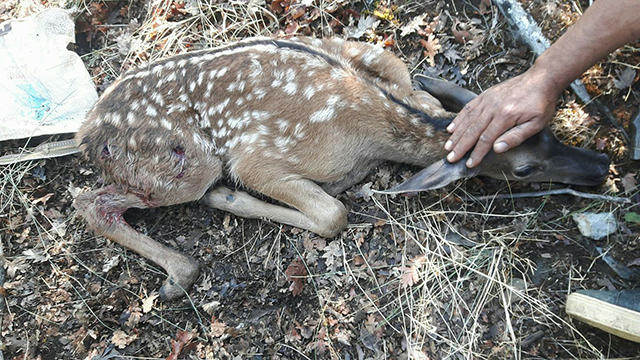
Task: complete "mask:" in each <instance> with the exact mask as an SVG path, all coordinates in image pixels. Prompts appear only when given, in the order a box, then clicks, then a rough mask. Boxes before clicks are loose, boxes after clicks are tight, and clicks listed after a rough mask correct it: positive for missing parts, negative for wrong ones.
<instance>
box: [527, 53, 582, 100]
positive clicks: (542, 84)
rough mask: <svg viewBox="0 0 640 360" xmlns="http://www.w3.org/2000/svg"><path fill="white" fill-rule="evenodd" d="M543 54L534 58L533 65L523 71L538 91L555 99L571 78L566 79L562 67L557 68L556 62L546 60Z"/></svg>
mask: <svg viewBox="0 0 640 360" xmlns="http://www.w3.org/2000/svg"><path fill="white" fill-rule="evenodd" d="M544 55H545V54H542V55H541V56H540V57H538V59H536V61H535V63H534V64H533V66H532V67H531V68H530V69H529V70H528V71H527V72H526V73H525V74H526V75H527V77H528V81H529V82H530V83H531V85H532V86H535V89H536V91H539V92H541V93H543V94H545V95H547V96H548V97H550V98H553V99H554V100H555V99H557V98H558V97H559V96H560V94H561V93H562V91H563V90H564V89H565V88H567V86H569V84H571V81H572V80H571V79H566V77H565V76H564V75H565V74H563V73H562V69H560V68H559V66H558V64H557V62H555V63H550V62H548V61H547V59H546V57H545V56H544Z"/></svg>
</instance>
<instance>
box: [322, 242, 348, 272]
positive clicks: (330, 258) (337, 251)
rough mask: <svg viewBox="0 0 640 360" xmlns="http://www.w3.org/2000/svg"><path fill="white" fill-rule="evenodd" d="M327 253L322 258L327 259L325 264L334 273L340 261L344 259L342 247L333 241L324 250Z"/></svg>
mask: <svg viewBox="0 0 640 360" xmlns="http://www.w3.org/2000/svg"><path fill="white" fill-rule="evenodd" d="M324 251H325V253H324V254H322V257H323V258H324V259H325V263H326V264H327V266H328V267H329V268H330V269H331V270H332V271H333V270H335V269H336V267H338V265H339V264H340V259H342V255H343V252H342V247H341V246H340V242H339V241H332V242H331V243H329V245H327V247H325V248H324Z"/></svg>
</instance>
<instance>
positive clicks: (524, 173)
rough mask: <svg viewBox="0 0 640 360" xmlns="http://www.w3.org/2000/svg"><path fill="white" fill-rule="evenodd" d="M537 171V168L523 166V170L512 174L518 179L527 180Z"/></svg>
mask: <svg viewBox="0 0 640 360" xmlns="http://www.w3.org/2000/svg"><path fill="white" fill-rule="evenodd" d="M535 170H536V167H535V166H523V167H521V168H518V169H515V170H514V171H513V172H512V173H513V176H515V177H516V178H520V179H522V178H526V177H527V176H531V174H533V172H534V171H535Z"/></svg>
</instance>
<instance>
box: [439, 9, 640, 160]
mask: <svg viewBox="0 0 640 360" xmlns="http://www.w3.org/2000/svg"><path fill="white" fill-rule="evenodd" d="M639 38H640V0H597V1H596V2H594V3H593V5H591V6H590V7H589V8H588V9H587V10H586V11H585V12H584V14H583V15H582V17H581V18H580V20H579V21H578V22H577V23H576V24H575V25H573V26H572V27H570V28H569V29H568V30H567V31H566V33H565V34H564V35H562V36H561V37H560V38H559V39H558V41H556V42H555V43H554V44H553V45H551V47H549V48H548V49H547V50H546V51H545V52H544V53H542V55H540V57H538V59H536V61H535V63H534V65H533V66H532V67H531V68H530V69H529V70H527V71H526V72H525V73H523V74H522V75H520V76H517V77H515V78H512V79H510V80H507V81H505V82H503V83H500V84H498V85H496V86H494V87H491V88H490V89H488V90H487V91H485V92H483V93H482V94H480V95H479V96H478V97H477V98H475V99H474V100H473V101H471V102H469V104H468V105H467V106H465V108H464V109H463V110H462V111H461V112H460V113H459V114H458V116H457V117H456V118H455V119H454V120H453V122H452V123H451V125H449V127H448V128H447V130H448V131H449V132H450V133H451V137H450V138H449V141H447V143H446V144H445V149H446V150H447V151H450V152H449V155H447V160H449V161H450V162H456V161H458V160H460V159H462V158H463V156H464V155H465V154H466V153H467V152H468V151H469V150H471V149H472V148H473V152H472V153H471V156H470V157H469V159H468V160H467V166H468V167H473V166H476V165H478V164H479V163H480V162H481V161H482V159H483V158H484V156H485V155H486V154H487V153H488V152H489V150H491V148H492V147H493V150H494V151H495V152H497V153H501V152H505V151H507V150H509V149H511V148H513V147H516V146H518V145H520V144H521V143H522V142H523V141H524V140H526V139H527V138H529V137H530V136H532V135H534V134H536V133H537V132H539V131H540V130H542V129H543V128H544V127H545V126H546V125H547V123H548V122H549V121H551V119H552V117H553V114H554V112H555V104H556V100H557V99H558V97H559V96H560V94H561V92H562V90H563V89H565V88H566V87H567V86H569V85H570V84H571V82H572V81H573V80H575V79H576V78H578V77H579V76H580V75H581V74H582V73H583V72H585V71H586V70H587V69H589V67H591V66H592V65H593V64H595V63H596V62H597V61H599V60H600V59H602V58H604V57H605V56H606V55H607V54H609V53H610V52H612V51H614V50H615V49H617V48H619V47H621V46H623V45H625V44H627V43H629V42H631V41H634V40H636V39H639ZM474 145H475V148H474Z"/></svg>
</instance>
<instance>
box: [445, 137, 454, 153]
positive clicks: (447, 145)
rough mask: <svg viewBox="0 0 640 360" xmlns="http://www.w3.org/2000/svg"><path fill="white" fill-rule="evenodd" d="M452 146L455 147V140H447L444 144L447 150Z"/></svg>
mask: <svg viewBox="0 0 640 360" xmlns="http://www.w3.org/2000/svg"><path fill="white" fill-rule="evenodd" d="M452 147H453V142H452V141H451V140H449V141H447V142H446V144H444V149H445V150H447V151H449V150H451V148H452Z"/></svg>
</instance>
